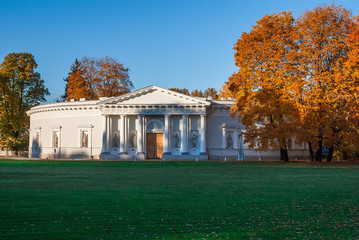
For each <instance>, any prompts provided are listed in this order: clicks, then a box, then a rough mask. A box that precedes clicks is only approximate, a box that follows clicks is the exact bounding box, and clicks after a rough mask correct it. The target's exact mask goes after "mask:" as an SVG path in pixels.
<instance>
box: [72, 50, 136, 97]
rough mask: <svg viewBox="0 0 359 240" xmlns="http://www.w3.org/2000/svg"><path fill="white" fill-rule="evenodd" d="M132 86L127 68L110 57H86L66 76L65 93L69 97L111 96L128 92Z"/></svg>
mask: <svg viewBox="0 0 359 240" xmlns="http://www.w3.org/2000/svg"><path fill="white" fill-rule="evenodd" d="M132 88H133V84H132V82H131V81H130V78H129V75H128V68H125V67H124V66H123V65H122V64H121V63H118V62H116V61H115V60H114V59H113V58H110V57H107V56H106V57H101V58H88V57H83V58H82V59H81V60H80V61H79V67H78V68H77V69H75V70H74V71H72V72H71V73H70V75H69V77H68V89H67V95H68V98H69V99H71V98H73V99H79V98H88V99H98V98H99V97H112V96H119V95H122V94H125V93H128V92H130V91H131V89H132Z"/></svg>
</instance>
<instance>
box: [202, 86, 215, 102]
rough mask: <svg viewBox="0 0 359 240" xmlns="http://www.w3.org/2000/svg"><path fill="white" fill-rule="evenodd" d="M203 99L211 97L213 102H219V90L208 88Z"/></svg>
mask: <svg viewBox="0 0 359 240" xmlns="http://www.w3.org/2000/svg"><path fill="white" fill-rule="evenodd" d="M203 97H205V98H207V97H211V98H212V99H213V100H217V99H218V94H217V90H216V89H214V88H207V89H206V90H204V92H203Z"/></svg>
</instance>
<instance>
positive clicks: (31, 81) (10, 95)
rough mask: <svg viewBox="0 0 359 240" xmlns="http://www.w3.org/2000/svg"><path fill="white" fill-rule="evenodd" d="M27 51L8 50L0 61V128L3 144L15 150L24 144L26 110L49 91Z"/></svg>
mask: <svg viewBox="0 0 359 240" xmlns="http://www.w3.org/2000/svg"><path fill="white" fill-rule="evenodd" d="M36 68H37V63H36V62H35V59H34V57H33V55H32V54H30V53H10V54H8V55H7V56H6V57H5V58H4V61H3V62H2V64H1V65H0V132H1V140H2V142H3V144H5V146H3V147H5V148H8V149H10V150H12V151H15V153H16V154H18V152H19V151H22V150H26V149H27V147H28V128H29V118H28V116H27V115H26V111H27V110H29V109H30V108H31V107H33V106H35V105H38V104H40V103H41V102H44V101H45V96H46V95H49V91H48V89H47V88H45V85H44V80H42V79H41V77H40V74H39V73H38V72H36V71H35V69H36Z"/></svg>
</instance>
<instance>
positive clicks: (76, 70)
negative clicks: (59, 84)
mask: <svg viewBox="0 0 359 240" xmlns="http://www.w3.org/2000/svg"><path fill="white" fill-rule="evenodd" d="M79 72H81V65H80V62H79V61H78V59H77V58H76V59H75V63H74V64H73V65H72V66H71V72H69V74H68V76H67V77H66V78H64V81H65V83H66V85H65V93H64V94H63V95H62V96H61V98H62V100H63V101H64V100H68V99H69V96H68V95H67V92H68V91H69V79H70V78H73V77H74V76H76V73H79ZM78 77H80V76H78ZM72 83H74V80H72Z"/></svg>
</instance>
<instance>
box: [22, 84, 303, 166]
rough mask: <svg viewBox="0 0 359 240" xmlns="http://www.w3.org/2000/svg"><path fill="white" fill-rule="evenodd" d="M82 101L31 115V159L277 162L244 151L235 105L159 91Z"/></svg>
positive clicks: (272, 155)
mask: <svg viewBox="0 0 359 240" xmlns="http://www.w3.org/2000/svg"><path fill="white" fill-rule="evenodd" d="M81 100H82V101H70V102H62V103H53V104H45V105H40V106H37V107H33V108H32V109H31V110H29V111H28V112H27V114H28V115H29V116H30V144H29V154H30V157H40V158H47V157H48V158H68V159H69V158H76V159H78V158H83V159H91V158H93V159H149V158H165V159H166V160H171V159H183V160H185V159H186V160H187V159H189V160H190V159H192V160H194V159H199V160H206V159H228V160H229V159H238V157H240V156H241V153H242V152H243V153H244V159H246V160H251V159H253V160H258V159H259V158H262V159H279V151H269V152H256V151H254V150H249V149H248V148H247V146H246V145H243V139H242V137H241V132H242V131H243V130H244V128H243V125H242V124H240V123H239V122H238V120H236V119H234V120H233V119H232V118H231V117H230V107H231V106H232V104H233V101H228V100H225V101H212V100H206V99H203V98H195V97H190V96H187V95H183V94H180V93H177V92H173V91H170V90H167V89H163V88H159V87H156V86H150V87H146V88H143V89H140V90H137V91H134V92H131V93H128V94H125V95H122V96H119V97H111V98H101V99H100V100H96V101H86V100H85V99H81ZM292 152H293V154H295V156H296V157H298V158H303V157H306V154H307V150H305V149H303V148H298V149H296V150H295V151H292ZM290 154H291V153H290ZM292 156H294V155H292ZM240 158H241V157H240Z"/></svg>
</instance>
